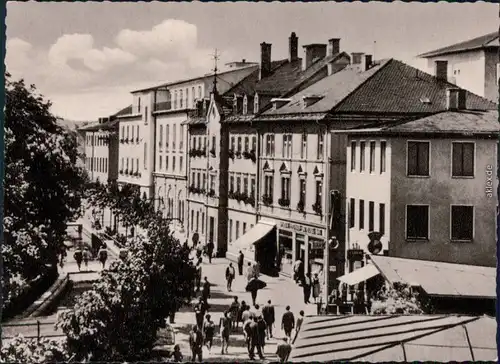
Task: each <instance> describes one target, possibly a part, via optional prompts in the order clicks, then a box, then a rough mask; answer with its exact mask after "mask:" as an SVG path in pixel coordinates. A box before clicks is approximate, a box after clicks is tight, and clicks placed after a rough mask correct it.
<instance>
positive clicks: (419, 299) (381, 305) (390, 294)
mask: <svg viewBox="0 0 500 364" xmlns="http://www.w3.org/2000/svg"><path fill="white" fill-rule="evenodd" d="M426 307H427V306H426V301H425V299H424V297H423V296H421V295H420V294H418V293H417V292H415V291H412V289H411V288H410V287H409V285H407V284H402V283H394V285H391V284H389V283H387V282H386V283H385V285H384V286H383V287H382V289H381V290H380V291H379V292H378V294H377V295H376V297H375V298H373V299H372V302H371V309H370V313H371V314H372V315H397V314H406V315H409V314H422V313H424V310H425V309H426Z"/></svg>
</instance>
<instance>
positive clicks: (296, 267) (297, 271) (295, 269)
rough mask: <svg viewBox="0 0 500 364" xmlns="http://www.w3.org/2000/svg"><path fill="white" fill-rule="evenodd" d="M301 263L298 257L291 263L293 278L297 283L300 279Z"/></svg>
mask: <svg viewBox="0 0 500 364" xmlns="http://www.w3.org/2000/svg"><path fill="white" fill-rule="evenodd" d="M301 264H302V261H301V260H300V259H297V260H296V261H295V263H293V279H294V280H295V282H296V283H299V280H300V266H301Z"/></svg>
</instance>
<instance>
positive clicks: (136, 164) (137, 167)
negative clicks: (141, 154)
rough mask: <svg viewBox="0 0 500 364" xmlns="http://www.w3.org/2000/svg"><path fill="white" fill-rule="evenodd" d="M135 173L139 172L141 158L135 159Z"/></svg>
mask: <svg viewBox="0 0 500 364" xmlns="http://www.w3.org/2000/svg"><path fill="white" fill-rule="evenodd" d="M135 171H136V172H139V158H136V159H135Z"/></svg>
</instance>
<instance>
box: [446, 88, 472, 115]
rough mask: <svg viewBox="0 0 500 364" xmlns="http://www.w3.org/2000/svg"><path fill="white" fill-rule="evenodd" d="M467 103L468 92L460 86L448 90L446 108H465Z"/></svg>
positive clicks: (454, 109)
mask: <svg viewBox="0 0 500 364" xmlns="http://www.w3.org/2000/svg"><path fill="white" fill-rule="evenodd" d="M466 103H467V92H466V91H465V90H463V89H459V88H449V89H447V90H446V109H448V110H452V111H456V110H465V109H466V108H467V107H466Z"/></svg>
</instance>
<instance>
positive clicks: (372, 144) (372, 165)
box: [370, 142, 375, 173]
mask: <svg viewBox="0 0 500 364" xmlns="http://www.w3.org/2000/svg"><path fill="white" fill-rule="evenodd" d="M373 172H375V142H370V173H373Z"/></svg>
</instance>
